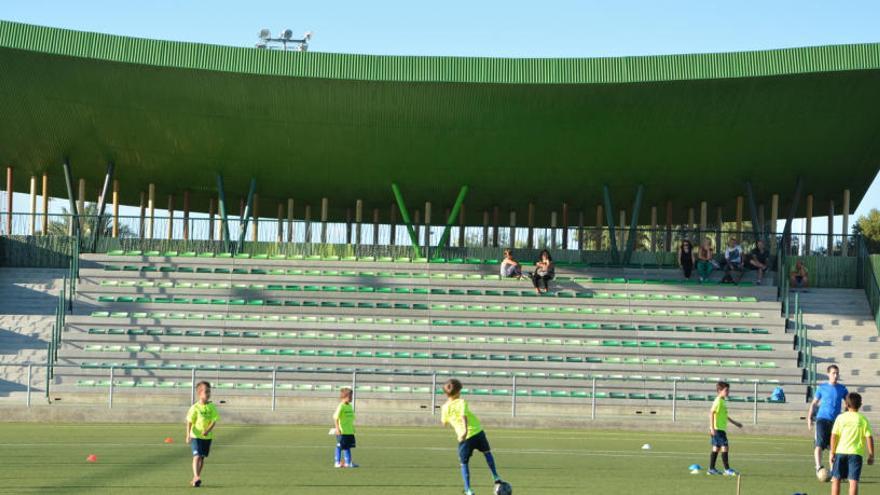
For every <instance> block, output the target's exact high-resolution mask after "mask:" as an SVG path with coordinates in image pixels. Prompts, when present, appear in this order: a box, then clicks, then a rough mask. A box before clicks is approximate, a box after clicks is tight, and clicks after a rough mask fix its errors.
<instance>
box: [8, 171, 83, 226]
mask: <svg viewBox="0 0 880 495" xmlns="http://www.w3.org/2000/svg"><path fill="white" fill-rule="evenodd" d="M12 188H13V186H12V167H6V235H12V195H13V194H15V193H14V192H13V190H12ZM70 213H71V214H73V212H70Z"/></svg>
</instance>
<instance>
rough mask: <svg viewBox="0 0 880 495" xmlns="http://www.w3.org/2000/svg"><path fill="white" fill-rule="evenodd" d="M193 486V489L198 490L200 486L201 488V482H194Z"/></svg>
mask: <svg viewBox="0 0 880 495" xmlns="http://www.w3.org/2000/svg"><path fill="white" fill-rule="evenodd" d="M193 486H194V487H195V488H199V487H200V486H202V480H196V481H195V482H194V483H193Z"/></svg>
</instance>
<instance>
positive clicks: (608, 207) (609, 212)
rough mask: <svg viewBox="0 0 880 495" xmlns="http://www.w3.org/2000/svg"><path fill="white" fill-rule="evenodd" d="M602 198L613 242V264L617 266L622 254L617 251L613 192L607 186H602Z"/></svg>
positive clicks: (610, 237) (609, 233)
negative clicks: (612, 201) (612, 200)
mask: <svg viewBox="0 0 880 495" xmlns="http://www.w3.org/2000/svg"><path fill="white" fill-rule="evenodd" d="M602 198H603V200H604V202H605V219H606V221H607V222H608V237H609V241H611V262H612V263H614V264H615V265H616V264H618V263H620V253H619V252H618V251H617V239H616V237H615V236H616V233H615V224H614V206H613V205H612V204H611V191H610V190H608V186H607V185H603V186H602Z"/></svg>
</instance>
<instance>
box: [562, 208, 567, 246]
mask: <svg viewBox="0 0 880 495" xmlns="http://www.w3.org/2000/svg"><path fill="white" fill-rule="evenodd" d="M562 249H568V203H562Z"/></svg>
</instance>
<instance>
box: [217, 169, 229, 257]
mask: <svg viewBox="0 0 880 495" xmlns="http://www.w3.org/2000/svg"><path fill="white" fill-rule="evenodd" d="M217 204H218V210H219V211H220V235H221V236H222V237H223V249H225V250H226V252H231V251H230V249H229V242H230V240H231V239H230V236H229V217H228V216H227V214H226V191H224V190H223V176H222V175H220V174H217Z"/></svg>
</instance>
